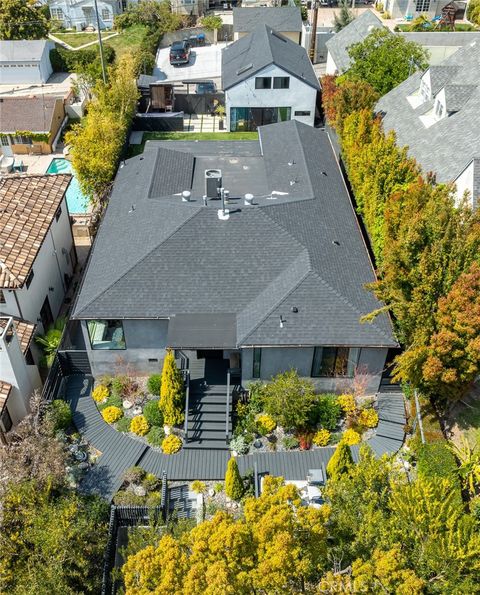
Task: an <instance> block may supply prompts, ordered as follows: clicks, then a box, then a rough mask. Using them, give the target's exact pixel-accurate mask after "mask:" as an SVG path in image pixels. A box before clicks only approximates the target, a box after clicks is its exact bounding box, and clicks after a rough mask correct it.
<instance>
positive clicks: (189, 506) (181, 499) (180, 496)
mask: <svg viewBox="0 0 480 595" xmlns="http://www.w3.org/2000/svg"><path fill="white" fill-rule="evenodd" d="M196 504H197V502H196V500H193V499H192V497H191V495H190V493H189V490H188V484H185V485H180V486H175V487H171V488H168V513H169V515H172V516H173V517H174V518H177V519H190V518H193V517H195V510H196Z"/></svg>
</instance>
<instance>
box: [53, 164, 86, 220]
mask: <svg viewBox="0 0 480 595" xmlns="http://www.w3.org/2000/svg"><path fill="white" fill-rule="evenodd" d="M45 173H47V174H73V177H72V181H71V182H70V185H69V187H68V190H67V205H68V210H69V212H70V213H71V214H74V213H86V212H87V211H88V198H87V197H86V196H85V195H84V194H83V192H82V191H81V190H80V185H79V183H78V180H77V178H76V177H75V174H74V172H73V168H72V164H71V163H70V161H68V159H62V158H61V157H57V158H55V159H52V161H51V163H50V165H49V166H48V169H47V171H46V172H45Z"/></svg>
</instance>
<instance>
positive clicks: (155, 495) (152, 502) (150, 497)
mask: <svg viewBox="0 0 480 595" xmlns="http://www.w3.org/2000/svg"><path fill="white" fill-rule="evenodd" d="M161 503H162V492H150V493H149V494H147V499H146V502H145V504H146V505H147V506H152V507H154V506H160V504H161Z"/></svg>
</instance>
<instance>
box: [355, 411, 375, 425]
mask: <svg viewBox="0 0 480 595" xmlns="http://www.w3.org/2000/svg"><path fill="white" fill-rule="evenodd" d="M358 423H359V424H360V425H361V426H363V427H364V428H375V427H377V425H378V413H377V412H376V411H375V409H362V410H361V411H360V413H359V415H358Z"/></svg>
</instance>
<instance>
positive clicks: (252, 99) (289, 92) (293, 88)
mask: <svg viewBox="0 0 480 595" xmlns="http://www.w3.org/2000/svg"><path fill="white" fill-rule="evenodd" d="M269 76H270V77H275V76H277V77H285V76H288V77H289V78H290V87H289V89H255V79H256V78H257V77H269ZM316 98H317V90H316V89H314V88H313V87H311V86H310V85H307V84H306V83H304V82H302V81H301V80H299V79H297V78H296V77H295V76H292V75H291V74H289V73H288V72H285V71H284V70H282V69H281V68H279V67H278V66H275V65H274V64H271V65H270V66H267V67H266V68H264V69H262V70H260V71H259V72H257V73H255V76H252V77H250V78H249V79H246V80H244V81H242V82H241V83H238V84H237V85H235V86H234V87H232V88H231V89H228V90H227V91H226V92H225V106H226V112H227V113H226V115H227V130H230V110H231V108H234V107H247V108H248V107H260V108H262V107H263V108H266V107H290V108H291V119H292V120H298V121H299V122H303V123H304V124H307V125H308V126H313V124H314V120H315V103H316ZM295 111H308V112H310V115H309V116H295Z"/></svg>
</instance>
